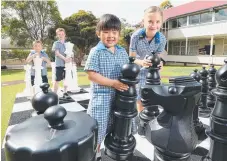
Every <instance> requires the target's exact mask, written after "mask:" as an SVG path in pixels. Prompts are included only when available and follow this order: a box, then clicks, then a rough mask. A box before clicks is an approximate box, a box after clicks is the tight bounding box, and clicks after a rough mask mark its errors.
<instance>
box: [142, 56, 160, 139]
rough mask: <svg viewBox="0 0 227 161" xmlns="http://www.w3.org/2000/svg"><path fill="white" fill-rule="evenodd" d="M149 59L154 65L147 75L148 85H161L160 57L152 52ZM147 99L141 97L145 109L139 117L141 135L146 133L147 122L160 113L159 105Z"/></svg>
mask: <svg viewBox="0 0 227 161" xmlns="http://www.w3.org/2000/svg"><path fill="white" fill-rule="evenodd" d="M147 59H148V60H150V61H151V63H152V66H150V67H149V68H148V73H147V76H146V85H160V84H161V81H160V80H161V78H160V74H159V69H160V67H158V65H159V64H160V62H161V59H160V57H159V56H158V54H156V53H154V52H153V53H152V55H151V56H148V57H147ZM147 101H148V100H147V99H145V98H143V97H141V102H142V104H143V107H144V110H143V111H141V112H140V114H139V118H140V121H139V122H140V123H139V126H138V134H139V135H145V127H146V125H147V123H148V122H149V121H151V120H153V119H154V118H155V117H156V116H158V115H159V109H158V105H152V106H151V105H149V104H147Z"/></svg>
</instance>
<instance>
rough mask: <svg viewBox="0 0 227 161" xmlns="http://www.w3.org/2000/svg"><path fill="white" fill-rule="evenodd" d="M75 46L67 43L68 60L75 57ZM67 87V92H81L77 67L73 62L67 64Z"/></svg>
mask: <svg viewBox="0 0 227 161" xmlns="http://www.w3.org/2000/svg"><path fill="white" fill-rule="evenodd" d="M73 46H74V44H72V43H71V42H67V43H65V48H66V50H65V54H66V58H69V57H73ZM64 83H65V85H66V86H67V90H68V91H71V92H79V91H80V88H79V87H78V83H77V73H76V65H75V64H73V62H67V63H65V81H64Z"/></svg>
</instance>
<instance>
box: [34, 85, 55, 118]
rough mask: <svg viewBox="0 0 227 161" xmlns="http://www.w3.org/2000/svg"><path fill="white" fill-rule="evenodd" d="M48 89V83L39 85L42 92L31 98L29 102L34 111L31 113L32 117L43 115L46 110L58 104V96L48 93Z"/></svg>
mask: <svg viewBox="0 0 227 161" xmlns="http://www.w3.org/2000/svg"><path fill="white" fill-rule="evenodd" d="M49 87H50V85H49V84H48V83H42V84H41V85H40V88H41V89H42V91H40V92H38V93H36V94H35V95H34V96H33V98H32V100H31V102H32V107H33V108H34V109H35V111H34V112H33V113H32V116H36V115H39V114H43V113H44V112H45V111H46V109H47V108H49V107H51V106H54V105H57V104H58V95H57V94H56V93H54V92H51V91H49V90H48V89H49Z"/></svg>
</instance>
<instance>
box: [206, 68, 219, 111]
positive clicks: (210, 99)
mask: <svg viewBox="0 0 227 161" xmlns="http://www.w3.org/2000/svg"><path fill="white" fill-rule="evenodd" d="M216 71H217V70H216V69H215V68H214V65H213V64H212V65H211V66H210V68H209V69H208V73H209V76H208V91H209V92H208V95H207V107H208V108H210V109H211V110H213V108H214V104H215V101H216V98H215V96H214V95H213V94H212V93H211V91H212V90H213V89H214V88H216V80H215V73H216Z"/></svg>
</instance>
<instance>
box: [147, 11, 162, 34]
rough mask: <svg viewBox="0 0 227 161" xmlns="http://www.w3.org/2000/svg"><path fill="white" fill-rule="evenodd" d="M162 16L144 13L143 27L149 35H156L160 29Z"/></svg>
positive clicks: (156, 13)
mask: <svg viewBox="0 0 227 161" xmlns="http://www.w3.org/2000/svg"><path fill="white" fill-rule="evenodd" d="M161 25H162V16H161V14H160V13H159V12H153V13H146V14H145V15H144V27H145V28H146V31H147V32H148V33H151V34H154V35H155V34H156V32H158V31H159V30H160V28H161Z"/></svg>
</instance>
